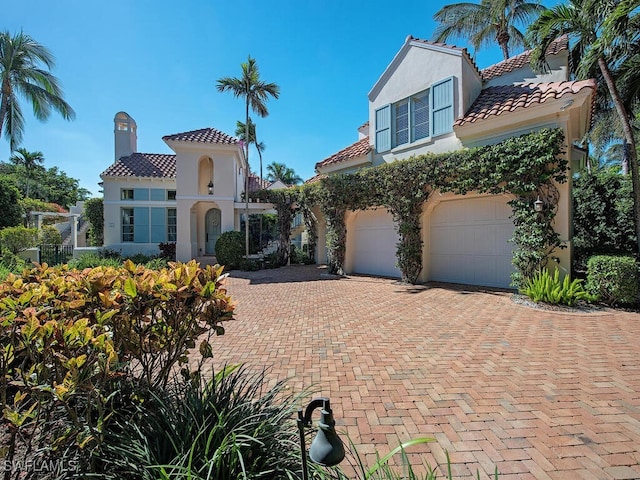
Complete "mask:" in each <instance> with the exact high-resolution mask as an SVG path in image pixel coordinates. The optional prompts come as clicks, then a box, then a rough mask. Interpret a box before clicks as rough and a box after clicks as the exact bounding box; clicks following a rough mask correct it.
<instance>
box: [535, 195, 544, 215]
mask: <svg viewBox="0 0 640 480" xmlns="http://www.w3.org/2000/svg"><path fill="white" fill-rule="evenodd" d="M533 209H534V210H535V211H536V212H537V213H540V212H542V211H543V210H544V202H543V201H542V200H540V195H538V199H537V200H536V201H535V202H533Z"/></svg>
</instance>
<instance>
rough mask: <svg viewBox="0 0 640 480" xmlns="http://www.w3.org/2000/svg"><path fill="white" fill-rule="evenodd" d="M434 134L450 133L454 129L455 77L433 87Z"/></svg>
mask: <svg viewBox="0 0 640 480" xmlns="http://www.w3.org/2000/svg"><path fill="white" fill-rule="evenodd" d="M431 118H432V122H431V124H432V125H433V133H432V135H433V136H434V137H435V136H437V135H442V134H443V133H449V132H451V131H452V129H453V77H450V78H447V79H446V80H443V81H441V82H438V83H434V84H433V85H432V87H431Z"/></svg>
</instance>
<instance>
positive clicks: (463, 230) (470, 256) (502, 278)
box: [430, 197, 513, 288]
mask: <svg viewBox="0 0 640 480" xmlns="http://www.w3.org/2000/svg"><path fill="white" fill-rule="evenodd" d="M509 215H511V207H509V205H507V199H506V198H505V197H479V198H470V199H464V200H450V201H443V202H442V203H440V204H439V205H438V206H436V207H435V208H434V210H433V213H432V215H431V236H430V264H431V268H430V278H431V280H432V281H439V282H451V283H466V284H469V285H485V286H493V287H507V288H508V287H509V284H510V283H511V272H512V271H513V266H512V264H511V257H512V251H513V244H512V243H511V242H509V239H510V238H511V237H512V236H513V222H512V221H511V219H510V218H509Z"/></svg>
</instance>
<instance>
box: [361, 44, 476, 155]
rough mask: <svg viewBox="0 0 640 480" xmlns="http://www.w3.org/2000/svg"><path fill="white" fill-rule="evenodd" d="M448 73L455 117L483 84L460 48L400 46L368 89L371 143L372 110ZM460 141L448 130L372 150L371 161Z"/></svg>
mask: <svg viewBox="0 0 640 480" xmlns="http://www.w3.org/2000/svg"><path fill="white" fill-rule="evenodd" d="M449 77H453V79H454V92H455V93H454V114H453V117H454V118H458V117H459V116H461V115H462V114H463V113H464V112H465V111H466V110H467V109H468V108H469V106H470V105H471V103H472V102H473V100H475V97H476V96H477V95H478V93H479V92H480V90H481V88H482V83H481V81H480V77H479V74H478V73H477V71H475V69H474V67H473V65H471V64H470V63H469V62H468V60H467V59H466V57H465V56H464V55H463V54H462V52H460V51H458V50H453V49H448V48H440V49H435V50H434V49H433V48H431V47H429V48H425V47H424V46H422V44H421V43H420V42H412V43H410V44H409V45H405V46H403V48H402V49H401V50H400V52H399V53H398V55H396V57H395V58H394V60H393V61H392V63H391V64H390V65H389V67H387V70H386V71H385V73H384V74H383V75H382V76H381V78H380V79H379V80H378V82H377V83H376V85H375V86H374V87H373V89H372V90H371V92H370V93H369V123H370V125H371V127H370V132H371V136H370V139H371V144H372V145H374V144H375V112H376V110H377V109H379V108H381V107H383V106H385V105H388V104H393V103H395V102H397V101H399V100H402V99H404V98H407V97H410V96H411V95H415V94H416V93H419V92H422V91H424V90H427V89H428V88H430V87H431V85H433V84H434V83H436V82H438V81H441V80H445V79H447V78H449ZM460 148H461V144H460V141H459V140H458V139H457V138H456V136H455V134H454V133H453V132H452V133H447V134H444V135H439V136H437V137H429V138H424V139H420V140H418V141H415V142H412V143H407V144H404V145H400V146H398V147H395V148H393V149H391V150H390V151H387V152H382V153H375V152H374V153H373V162H372V163H373V165H380V164H382V163H385V162H386V163H389V162H393V161H395V160H401V159H406V158H409V157H410V156H411V155H422V154H425V153H428V152H433V153H442V152H450V151H453V150H458V149H460Z"/></svg>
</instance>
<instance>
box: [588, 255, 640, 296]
mask: <svg viewBox="0 0 640 480" xmlns="http://www.w3.org/2000/svg"><path fill="white" fill-rule="evenodd" d="M587 290H588V291H589V293H591V294H592V295H595V296H597V297H598V299H599V300H600V301H602V302H604V303H606V304H607V305H616V304H636V303H638V295H639V292H640V280H639V278H638V265H637V263H636V260H635V259H634V258H633V257H631V256H615V255H595V256H593V257H591V258H589V261H588V262H587Z"/></svg>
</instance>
